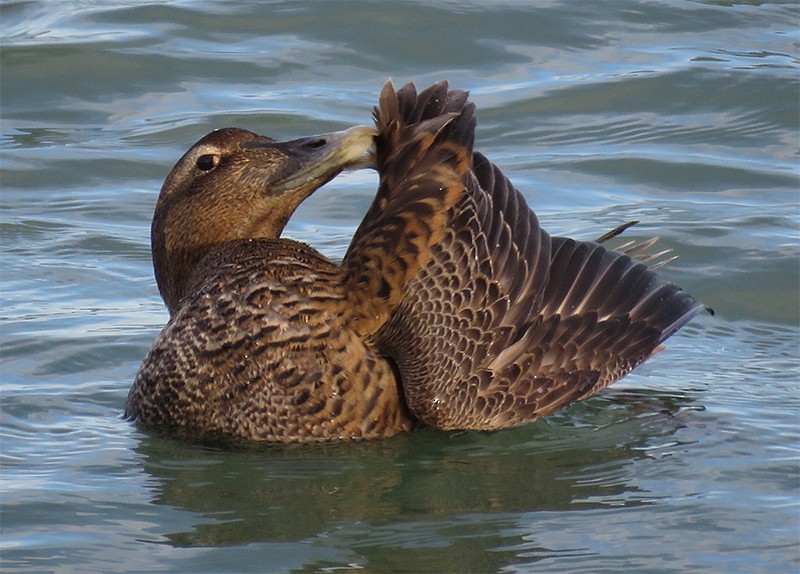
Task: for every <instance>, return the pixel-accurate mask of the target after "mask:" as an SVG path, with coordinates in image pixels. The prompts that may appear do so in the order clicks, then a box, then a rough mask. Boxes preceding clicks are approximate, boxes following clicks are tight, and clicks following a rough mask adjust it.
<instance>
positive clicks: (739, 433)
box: [0, 0, 800, 573]
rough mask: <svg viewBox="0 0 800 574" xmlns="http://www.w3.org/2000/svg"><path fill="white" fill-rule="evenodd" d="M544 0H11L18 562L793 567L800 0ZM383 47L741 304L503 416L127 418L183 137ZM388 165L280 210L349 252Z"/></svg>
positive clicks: (350, 77) (566, 224)
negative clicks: (175, 424)
mask: <svg viewBox="0 0 800 574" xmlns="http://www.w3.org/2000/svg"><path fill="white" fill-rule="evenodd" d="M529 4H530V3H529V2H521V1H519V2H517V1H513V0H509V1H506V2H503V1H497V2H486V1H481V2H477V1H475V2H458V3H455V2H433V1H430V2H393V3H388V2H378V1H374V2H371V1H363V2H355V1H353V2H344V1H330V2H310V1H307V2H304V1H274V2H236V3H233V2H231V3H222V2H205V1H182V2H168V3H158V4H144V3H139V2H133V1H130V0H128V1H125V0H118V1H108V2H104V3H97V2H88V1H78V0H74V1H70V2H67V1H65V2H61V3H57V4H53V3H48V2H32V1H30V2H11V1H7V2H4V3H3V4H2V5H0V29H1V30H2V48H1V49H0V74H2V81H0V105H1V106H2V108H1V109H0V111H1V113H0V120H1V122H2V123H1V125H0V128H1V130H0V138H2V139H1V140H0V146H2V147H1V148H0V149H2V166H1V167H2V171H0V185H2V197H1V198H0V202H1V205H2V219H0V230H1V231H2V241H1V242H0V248H1V249H2V273H1V274H0V278H1V279H2V290H0V296H1V297H2V319H0V320H1V321H2V323H1V325H2V326H1V329H2V330H1V333H0V334H1V335H2V367H0V380H1V382H2V395H1V399H0V408H1V409H2V416H1V417H0V450H1V451H2V452H1V454H2V459H0V464H1V466H0V468H1V469H2V491H3V495H2V500H0V525H2V526H1V527H2V542H1V545H0V550H1V552H2V553H1V554H0V557H1V558H2V568H3V569H4V571H8V572H23V571H24V572H38V571H42V572H52V571H55V572H72V571H82V572H114V571H176V572H178V571H180V572H220V571H228V572H250V571H252V572H264V571H268V572H316V571H344V572H348V571H368V572H549V571H559V572H566V571H569V572H620V571H630V572H647V571H652V572H702V571H708V572H770V573H772V572H796V571H797V570H798V568H800V521H799V520H798V516H800V505H798V494H800V472H799V467H798V460H800V459H799V458H798V454H799V453H798V451H799V450H800V448H798V447H799V446H800V439H799V437H798V423H799V422H800V420H798V412H800V410H799V407H800V405H799V404H798V403H800V399H798V397H799V396H800V394H798V386H800V385H798V381H800V369H799V368H798V362H799V361H798V354H799V352H798V349H799V348H800V334H799V332H798V324H799V322H800V295H799V293H800V248H799V246H800V241H799V239H800V233H799V231H798V229H799V228H798V224H799V223H800V198H799V195H798V189H799V187H798V183H799V181H800V177H799V176H800V173H799V172H800V170H798V152H799V151H800V139H799V137H798V133H800V132H799V129H798V128H799V127H800V126H798V123H799V118H800V110H799V106H798V93H800V92H798V84H799V82H798V64H799V60H798V52H799V50H798V40H800V32H798V30H799V29H800V28H799V27H798V24H799V23H800V10H798V6H797V4H796V3H795V2H785V3H782V2H776V3H764V4H760V3H754V2H743V3H737V2H688V1H655V2H635V1H632V0H622V1H619V2H581V3H578V2H556V1H551V2H537V3H536V8H535V9H534V8H531V7H530V6H529ZM388 77H392V78H393V79H394V80H395V81H396V82H397V83H402V82H405V81H408V80H414V81H416V82H417V83H418V85H425V84H428V83H430V82H433V81H436V80H439V79H442V78H447V79H449V80H450V82H451V84H452V85H453V86H454V87H459V88H466V89H469V90H470V92H471V94H472V97H473V99H474V101H475V102H476V103H477V105H478V122H479V123H478V133H477V148H478V149H480V150H481V151H482V152H483V153H485V154H486V155H488V156H489V157H490V158H491V159H492V160H494V161H495V162H496V163H498V164H499V165H500V166H501V167H502V168H503V169H504V171H505V172H506V173H507V174H508V175H509V176H510V177H511V179H512V180H513V181H514V182H515V184H516V185H517V187H518V188H520V189H521V190H522V191H523V193H524V194H525V195H526V197H527V198H528V200H529V202H530V204H531V206H532V207H533V208H534V209H535V210H536V211H537V213H538V214H539V216H540V219H541V221H542V223H543V225H544V226H545V227H546V228H547V229H548V230H550V231H551V232H553V233H558V234H569V235H572V236H576V237H580V238H591V237H596V236H597V235H599V234H600V233H602V232H604V231H606V230H608V229H610V228H612V227H615V226H616V225H618V224H619V223H621V222H624V221H628V220H632V219H636V220H639V221H641V224H640V225H639V226H637V227H635V228H634V229H632V230H630V232H629V233H628V235H630V238H631V239H645V238H647V237H650V236H652V235H659V236H660V237H661V241H660V244H662V245H663V246H664V247H665V248H672V249H674V250H675V252H676V253H677V254H679V255H680V258H679V259H678V260H677V261H675V262H673V263H670V264H669V266H668V267H666V268H665V269H664V270H663V272H662V273H663V275H664V276H665V277H667V278H669V279H670V280H673V281H675V282H677V283H679V284H680V285H682V286H683V287H684V288H685V289H687V290H688V291H689V292H690V293H692V294H693V295H695V296H696V297H697V298H698V299H700V300H702V301H704V302H706V303H708V304H709V305H711V306H713V307H714V308H715V309H716V311H717V315H716V316H715V317H713V318H712V317H709V316H703V317H699V318H698V319H697V320H695V321H693V322H692V323H691V324H690V325H689V326H688V327H687V328H685V329H684V330H682V331H681V332H680V333H679V334H678V335H676V336H675V337H673V338H672V339H670V341H669V345H668V349H667V351H665V352H664V353H662V354H661V355H659V356H658V357H656V358H655V359H653V360H652V361H650V362H649V363H647V364H646V365H644V366H643V367H642V368H640V369H638V370H637V371H635V372H634V373H633V374H632V375H630V376H629V377H627V378H625V379H624V380H623V381H621V382H620V383H618V384H616V385H615V386H613V387H612V388H610V389H608V390H607V391H605V392H603V393H602V394H600V395H599V396H597V397H594V398H592V399H590V400H588V401H586V402H584V403H581V404H578V405H574V406H572V407H570V408H568V409H566V410H564V411H562V412H560V413H558V414H556V415H553V416H551V417H549V418H547V419H546V420H542V421H538V422H536V423H534V424H531V425H527V426H524V427H521V428H517V429H513V430H509V431H503V432H497V433H472V432H464V433H450V434H447V433H438V432H434V431H429V430H423V431H420V432H415V433H410V434H407V435H404V436H400V437H396V438H393V439H390V440H385V441H379V442H375V443H365V444H355V445H352V444H348V445H328V446H313V447H266V448H252V449H219V448H210V447H202V446H198V445H195V444H191V443H189V442H186V441H183V440H180V439H177V438H175V437H170V436H163V435H159V434H155V433H148V432H143V431H141V430H139V429H137V428H136V427H135V426H133V425H131V424H130V423H129V422H127V421H124V420H123V419H122V418H121V416H120V415H121V411H122V409H123V405H124V401H125V397H126V394H127V391H128V388H129V386H130V383H131V381H132V379H133V377H134V375H135V373H136V369H137V368H138V365H139V362H140V361H141V360H142V358H143V357H144V355H145V354H146V352H147V350H148V348H149V346H150V344H151V343H152V341H153V340H154V338H155V336H156V335H157V333H158V331H159V330H160V328H161V327H162V326H163V324H164V323H165V321H166V317H167V314H166V311H165V310H164V308H163V305H162V303H161V301H160V299H159V297H158V292H157V289H156V287H155V282H154V279H153V277H152V267H151V263H150V251H149V225H150V217H151V215H152V210H153V205H154V202H155V198H156V195H157V192H158V189H159V188H160V185H161V182H162V181H163V178H164V177H165V176H166V174H167V173H168V171H169V169H170V168H171V166H172V165H173V163H174V162H175V161H176V159H177V158H178V157H180V155H181V154H182V153H183V152H184V151H185V150H186V149H187V148H188V147H189V146H190V145H191V144H192V143H194V141H196V140H197V139H199V138H200V137H201V136H202V135H204V134H205V133H206V132H208V131H210V130H211V129H214V128H218V127H224V126H231V125H235V126H240V127H245V128H248V129H251V130H254V131H258V132H261V133H265V134H268V135H271V136H273V137H278V138H289V137H299V136H302V135H308V134H312V133H321V132H325V131H330V130H334V129H342V128H345V127H348V126H350V125H353V124H358V123H368V122H369V121H370V114H371V108H372V106H373V105H374V104H375V102H376V100H377V94H378V92H379V90H380V87H381V85H382V84H383V82H384V81H385V79H386V78H388ZM375 185H376V181H375V176H374V174H371V173H367V172H365V173H356V174H350V175H347V176H344V177H340V178H338V179H337V180H335V181H334V182H332V183H331V184H330V185H328V186H327V187H326V188H325V189H324V190H322V191H320V192H319V193H317V194H316V195H315V196H313V197H312V198H310V199H309V201H307V202H306V203H305V204H304V205H303V206H302V207H301V209H300V210H299V212H298V213H297V214H296V216H295V217H294V219H293V220H292V221H291V222H290V225H289V228H288V230H287V234H288V235H289V236H291V237H294V238H296V239H300V240H303V241H308V242H310V243H312V244H313V245H315V246H316V247H317V248H319V249H320V250H322V251H323V252H324V253H325V254H327V255H329V256H332V257H340V256H341V255H342V254H343V253H344V251H345V249H346V247H347V244H348V240H349V237H350V236H351V234H352V232H353V231H354V229H355V227H356V226H357V225H358V222H359V221H360V218H361V216H362V215H363V213H364V211H365V210H366V207H367V206H368V204H369V202H370V200H371V197H372V194H373V192H374V189H375Z"/></svg>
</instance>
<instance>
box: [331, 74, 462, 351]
mask: <svg viewBox="0 0 800 574" xmlns="http://www.w3.org/2000/svg"><path fill="white" fill-rule="evenodd" d="M473 113H474V106H473V104H471V103H468V102H467V94H466V92H463V91H449V90H448V89H447V83H446V82H441V83H438V84H434V85H433V86H431V87H430V88H428V89H427V90H425V91H423V92H421V93H419V94H417V92H416V89H415V87H414V85H413V84H407V85H405V86H404V87H403V88H401V89H400V90H397V91H395V89H394V87H393V86H392V84H391V82H387V83H386V85H385V86H384V88H383V90H382V92H381V96H380V105H379V107H378V108H376V110H375V121H376V124H377V126H378V131H379V135H378V137H377V139H376V148H377V150H376V164H377V165H376V167H377V169H378V173H379V175H380V183H379V188H378V192H377V194H376V197H375V199H374V201H373V203H372V206H371V207H370V208H369V211H368V212H367V214H366V216H365V217H364V220H363V221H362V223H361V225H360V226H359V228H358V230H357V231H356V233H355V236H354V237H353V240H352V242H351V244H350V247H349V249H348V251H347V253H346V255H345V257H344V260H343V261H342V267H343V268H344V269H345V272H346V274H347V292H348V297H349V299H350V302H351V308H352V310H353V315H352V318H351V327H352V328H353V329H354V330H355V331H356V332H358V333H360V334H361V335H362V336H371V335H373V334H374V333H375V331H376V330H377V329H378V328H379V327H380V326H381V325H383V324H384V323H385V322H386V321H387V320H388V318H389V316H390V314H391V312H392V311H393V310H394V309H395V307H397V305H398V304H399V303H400V301H401V299H402V298H403V296H404V294H405V292H406V289H405V287H406V284H407V282H408V281H409V280H411V279H412V278H413V277H414V276H415V275H416V274H417V272H418V271H419V269H420V268H421V267H423V266H424V265H426V264H427V263H428V261H429V259H430V256H431V250H432V248H433V247H434V246H435V245H436V244H437V243H438V242H439V241H440V240H441V238H442V236H443V234H444V233H445V230H446V228H447V225H448V223H449V221H448V214H449V212H450V209H451V208H452V206H453V205H454V204H455V203H456V202H457V201H458V199H459V198H460V197H461V196H462V195H463V194H464V177H465V174H466V173H467V171H468V170H469V167H470V160H471V157H470V156H471V153H472V142H473V134H474V128H475V119H474V115H473Z"/></svg>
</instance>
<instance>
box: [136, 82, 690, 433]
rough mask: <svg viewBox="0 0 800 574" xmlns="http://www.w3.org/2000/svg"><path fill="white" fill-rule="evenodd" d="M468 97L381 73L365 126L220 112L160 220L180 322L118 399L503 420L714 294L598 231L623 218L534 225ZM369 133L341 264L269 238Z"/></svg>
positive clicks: (383, 426)
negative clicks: (482, 146)
mask: <svg viewBox="0 0 800 574" xmlns="http://www.w3.org/2000/svg"><path fill="white" fill-rule="evenodd" d="M474 111H475V107H474V105H473V104H472V103H471V102H469V101H468V97H467V94H466V92H463V91H460V90H450V89H449V88H448V85H447V83H446V82H440V83H437V84H435V85H433V86H431V87H430V88H428V89H426V90H424V91H422V92H420V93H417V91H416V88H415V87H414V85H413V84H407V85H405V86H404V87H402V88H401V89H399V90H395V88H394V87H393V86H392V84H391V82H387V84H386V85H385V86H384V88H383V90H382V92H381V95H380V99H379V105H378V106H377V107H376V109H375V112H374V116H375V124H376V127H377V132H375V131H374V130H372V129H371V128H368V127H363V126H362V127H356V128H352V129H350V130H348V131H345V132H339V133H335V134H327V135H323V136H316V137H313V138H304V139H300V140H293V141H289V142H276V141H274V140H272V139H270V138H266V137H263V136H259V135H256V134H254V133H251V132H248V131H245V130H239V129H224V130H219V131H216V132H213V133H211V134H209V135H207V136H206V137H204V138H203V139H201V140H200V141H199V142H198V143H197V144H195V145H194V146H193V147H192V148H191V149H190V150H189V151H188V152H187V153H186V154H185V155H184V156H183V157H182V158H181V159H180V160H179V161H178V163H177V164H176V166H175V167H174V168H173V170H172V172H171V173H170V174H169V176H168V177H167V179H166V181H165V183H164V186H163V188H162V190H161V193H160V196H159V199H158V202H157V205H156V209H155V213H154V216H153V224H152V237H151V240H152V251H153V262H154V267H155V275H156V281H157V283H158V287H159V290H160V292H161V295H162V297H163V299H164V302H165V303H166V306H167V308H168V310H169V313H170V318H169V322H168V323H167V325H166V326H165V327H164V329H163V331H162V332H161V334H160V335H159V336H158V338H157V340H156V342H155V344H154V345H153V347H152V349H151V350H150V352H149V353H148V355H147V357H146V358H145V360H144V363H143V364H142V366H141V368H140V370H139V372H138V374H137V376H136V379H135V381H134V383H133V387H132V388H131V390H130V393H129V396H128V401H127V406H126V415H127V416H128V417H129V418H131V419H135V420H137V421H140V422H141V423H144V424H145V425H148V426H166V427H182V428H183V429H185V430H186V431H189V432H192V433H199V434H206V433H211V434H218V433H219V434H222V435H227V436H234V437H239V438H243V439H248V440H253V441H272V442H310V441H331V440H347V439H372V438H379V437H388V436H391V435H394V434H396V433H399V432H403V431H408V430H410V429H412V428H414V427H415V426H418V425H420V424H422V425H428V426H432V427H435V428H438V429H444V430H452V429H479V430H492V429H501V428H505V427H509V426H513V425H518V424H521V423H525V422H529V421H532V420H534V419H536V418H539V417H542V416H545V415H547V414H550V413H552V412H554V411H556V410H557V409H559V408H561V407H563V406H565V405H567V404H569V403H572V402H574V401H578V400H581V399H584V398H586V397H588V396H590V395H592V394H593V393H595V392H597V391H598V390H600V389H602V388H604V387H606V386H608V385H609V384H611V383H612V382H614V381H615V380H617V379H619V378H620V377H622V376H624V375H625V374H627V373H628V372H630V371H631V370H632V369H633V368H634V367H636V366H637V365H639V364H641V363H642V362H643V361H645V360H646V359H647V358H648V357H650V356H651V355H652V354H654V353H655V352H656V351H658V350H659V349H660V348H661V345H662V343H663V342H664V340H665V339H667V338H668V337H669V336H670V335H672V334H673V333H674V332H675V331H677V330H678V329H679V328H680V327H682V326H683V325H684V324H686V323H687V322H688V321H689V320H690V319H691V318H692V317H694V316H695V315H696V314H697V313H698V312H700V311H701V310H702V309H704V308H705V307H704V306H703V305H701V304H699V303H698V302H697V301H695V300H694V299H693V298H692V297H690V296H689V295H688V294H686V293H685V292H684V291H682V290H681V289H680V288H678V287H677V286H675V285H673V284H671V283H666V282H663V281H661V280H660V279H658V278H657V276H656V274H655V272H654V271H653V269H652V268H651V266H648V264H647V263H646V262H645V261H642V260H637V259H636V258H635V257H633V255H635V253H636V250H637V249H638V247H634V248H632V249H628V250H627V252H626V251H612V250H610V249H607V248H606V247H604V245H602V243H603V241H604V240H605V239H607V238H608V236H612V235H615V234H616V233H617V231H619V230H617V231H615V232H612V233H610V234H609V235H608V236H606V237H603V238H600V239H599V240H598V241H595V242H587V241H576V240H573V239H568V238H563V237H554V236H551V235H549V234H548V233H547V232H545V231H544V230H543V229H542V228H541V227H540V226H539V222H538V220H537V218H536V215H535V214H534V212H533V211H532V210H531V209H530V208H529V207H528V205H527V204H526V202H525V200H524V198H523V197H522V195H521V194H520V193H519V192H518V191H517V190H516V189H515V188H514V187H513V186H512V185H511V183H510V182H509V180H508V179H507V178H506V177H505V176H504V175H503V173H502V172H501V171H500V170H499V169H498V168H497V167H496V166H494V165H493V164H492V163H491V162H489V161H488V160H487V159H486V158H485V157H484V156H483V155H481V154H480V153H477V152H473V150H472V147H473V139H474V130H475V113H474ZM373 136H374V137H373ZM373 139H374V152H373V156H372V157H373V162H374V167H375V168H376V169H377V172H378V175H379V185H378V190H377V193H376V197H375V199H374V201H373V202H372V205H371V206H370V208H369V209H368V211H367V213H366V215H365V217H364V219H363V221H362V223H361V225H360V226H359V227H358V229H357V231H356V233H355V235H354V237H353V239H352V242H351V244H350V247H349V248H348V250H347V253H346V254H345V256H344V258H343V260H342V262H341V263H340V264H337V263H334V262H332V261H330V260H329V259H327V258H326V257H324V256H322V255H321V254H320V253H318V252H317V251H316V250H314V249H313V248H311V247H309V246H308V245H305V244H303V243H299V242H297V241H292V240H290V239H284V238H281V237H280V234H281V232H282V231H283V228H284V226H285V224H286V222H287V221H288V219H289V217H290V216H291V214H292V212H293V211H294V210H295V209H296V207H297V206H298V205H299V203H300V202H301V201H303V199H305V198H306V197H307V196H308V195H309V194H311V193H313V192H314V191H315V190H316V189H318V188H319V187H320V186H322V185H323V184H324V183H326V182H327V181H328V180H330V179H331V178H333V177H334V176H335V175H336V174H337V173H339V172H340V171H341V170H342V169H345V168H348V167H353V166H355V167H358V166H359V165H360V164H361V163H363V157H364V153H365V152H366V151H367V149H368V148H369V147H370V146H371V145H372V144H373ZM620 229H621V228H620Z"/></svg>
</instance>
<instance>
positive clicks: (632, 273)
mask: <svg viewBox="0 0 800 574" xmlns="http://www.w3.org/2000/svg"><path fill="white" fill-rule="evenodd" d="M466 184H467V185H466V189H467V191H468V193H466V194H464V195H463V196H462V197H461V198H460V199H459V201H458V203H456V205H455V206H454V207H453V208H452V209H451V210H450V213H449V221H450V223H449V225H448V226H447V227H446V229H445V230H444V233H443V235H442V238H441V240H440V241H439V242H438V243H437V244H436V245H435V246H434V248H433V249H432V255H431V258H430V260H429V261H428V262H427V263H426V264H425V265H424V266H423V267H422V268H421V269H420V271H419V273H417V275H416V276H415V277H414V278H413V279H412V280H411V281H409V282H408V284H407V285H406V288H405V296H404V298H403V300H402V302H401V303H400V305H399V306H398V307H397V309H395V311H394V312H393V314H392V317H391V319H390V321H389V322H388V323H387V325H386V326H385V327H384V328H383V329H381V331H380V332H379V334H378V344H379V347H380V349H381V350H382V351H383V352H385V353H387V354H388V355H390V356H391V357H392V359H393V360H394V361H395V362H396V364H397V367H398V371H399V373H400V378H401V380H402V384H403V389H404V393H405V398H406V402H407V404H408V406H409V409H410V410H411V411H412V413H413V414H414V415H415V416H416V417H418V418H419V419H420V420H422V421H423V422H424V423H426V424H429V425H432V426H435V427H438V428H443V429H456V428H472V429H497V428H502V427H506V426H511V425H514V424H519V423H523V422H527V421H530V420H533V419H535V418H537V417H540V416H543V415H546V414H549V413H552V412H553V411H555V410H557V409H559V408H561V407H563V406H564V405H566V404H568V403H570V402H573V401H576V400H579V399H582V398H585V397H587V396H589V395H591V394H592V393H594V392H596V391H597V390H599V389H601V388H604V387H605V386H607V385H609V384H611V383H612V382H614V381H615V380H617V379H619V378H620V377H622V376H623V375H625V374H626V373H628V372H629V371H630V370H631V369H633V368H634V367H636V366H637V365H639V364H641V363H642V362H643V361H644V360H645V359H647V358H648V357H649V356H651V355H652V354H653V353H654V352H655V351H656V350H657V349H658V348H659V345H660V344H661V343H662V342H663V341H664V340H665V339H666V338H667V337H669V336H670V335H671V334H672V333H674V332H675V331H676V330H677V329H679V328H680V327H681V326H682V325H684V324H685V323H686V322H687V321H689V320H690V319H691V318H692V317H693V316H694V315H696V314H697V313H698V312H699V311H700V310H701V309H703V306H702V305H700V304H698V303H697V302H696V301H695V300H694V299H692V298H691V297H690V296H689V295H687V294H686V293H685V292H683V291H681V290H680V289H679V288H678V287H676V286H675V285H672V284H670V283H664V282H662V281H660V280H659V279H658V278H657V277H656V275H655V273H654V272H653V271H652V270H651V269H650V268H648V267H647V265H645V264H643V263H641V262H637V261H636V260H634V259H632V258H631V256H630V255H628V254H626V253H623V252H616V251H610V250H609V249H607V248H605V247H604V246H602V245H600V244H599V243H595V242H581V241H574V240H572V239H567V238H560V237H550V236H549V235H548V234H547V233H546V232H545V231H544V230H542V229H541V227H540V226H539V223H538V221H537V218H536V216H535V214H534V213H533V212H532V211H531V210H530V209H529V208H528V206H527V204H526V202H525V200H524V198H523V197H522V196H521V194H519V192H518V191H517V190H515V189H514V187H513V186H512V185H511V183H510V182H509V181H508V179H507V178H506V177H505V176H504V175H503V174H502V172H500V170H499V169H498V168H497V167H495V166H494V165H492V164H491V163H490V162H489V161H488V160H487V159H486V158H485V157H483V156H482V155H480V154H478V153H476V154H474V156H473V168H472V170H471V172H470V173H469V174H468V176H467V178H466ZM618 232H619V231H618V230H615V232H612V233H611V234H608V235H613V234H616V233H618ZM600 239H601V240H605V239H607V237H603V238H600Z"/></svg>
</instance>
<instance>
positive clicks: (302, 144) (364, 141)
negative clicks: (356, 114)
mask: <svg viewBox="0 0 800 574" xmlns="http://www.w3.org/2000/svg"><path fill="white" fill-rule="evenodd" d="M376 134H377V132H376V131H375V129H374V128H371V127H369V126H356V127H353V128H350V129H347V130H344V131H341V132H332V133H328V134H321V135H317V136H311V137H305V138H300V139H296V140H290V141H285V142H271V143H254V144H250V146H248V147H253V148H257V147H262V148H264V147H269V148H273V149H275V150H278V151H280V152H281V153H282V154H284V155H285V156H286V158H287V160H288V161H286V162H285V165H286V169H285V172H284V174H283V175H282V177H279V178H278V179H277V180H273V181H272V182H270V186H269V193H270V194H271V195H276V194H284V193H289V192H294V191H300V190H307V189H309V188H312V189H316V188H317V187H319V186H321V185H323V184H324V183H326V182H328V181H330V180H331V179H333V178H334V177H336V176H337V175H338V174H339V173H340V172H341V171H342V170H344V169H347V168H350V169H356V168H359V167H366V166H368V165H370V159H369V153H370V151H371V149H372V147H373V145H374V138H375V135H376Z"/></svg>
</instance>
